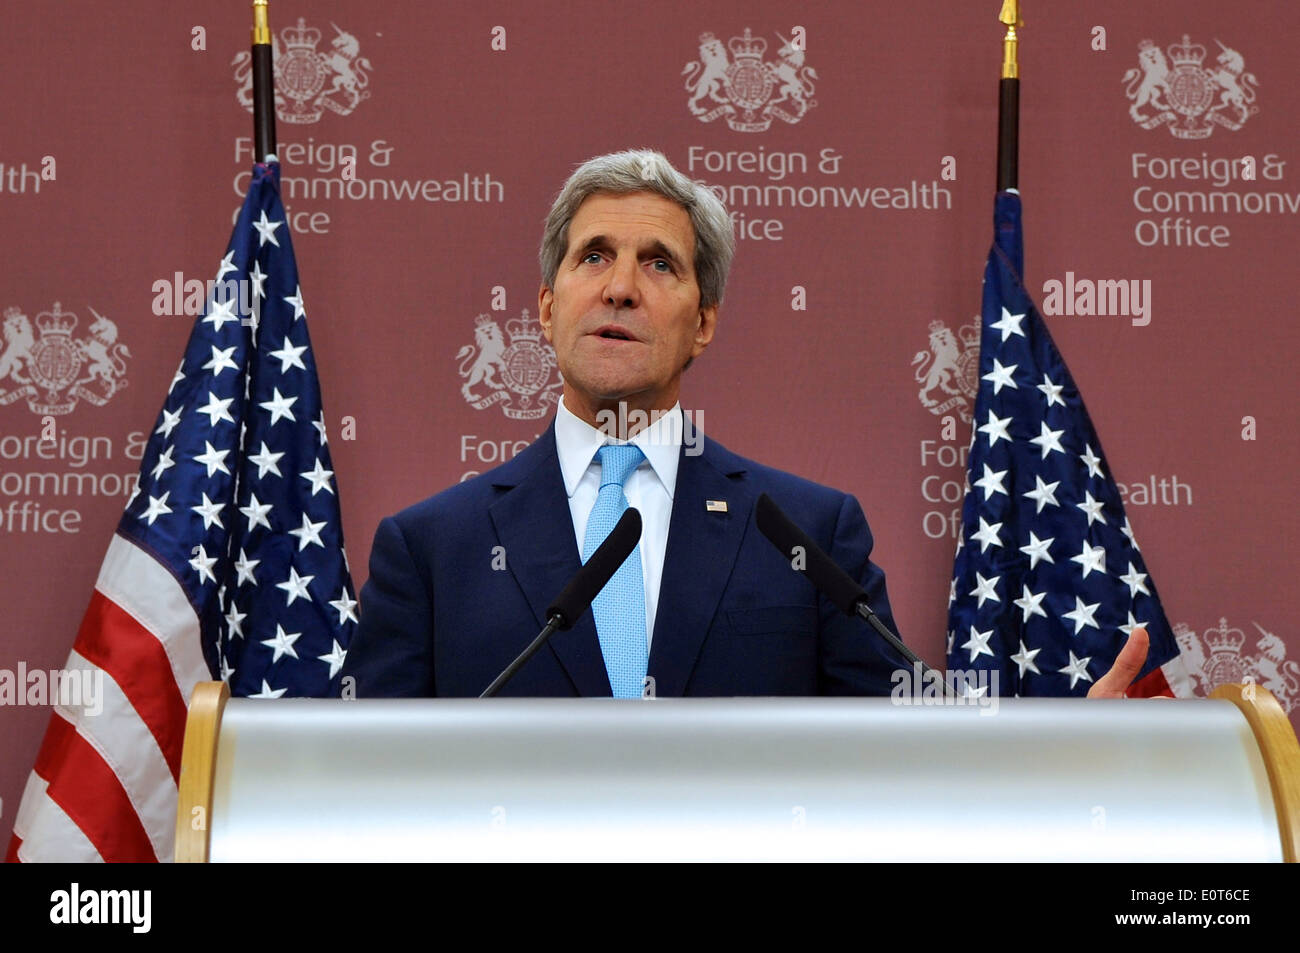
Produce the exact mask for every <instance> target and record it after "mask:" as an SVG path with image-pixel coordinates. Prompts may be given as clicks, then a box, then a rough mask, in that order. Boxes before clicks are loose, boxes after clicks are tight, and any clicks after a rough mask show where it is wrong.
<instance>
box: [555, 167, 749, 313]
mask: <svg viewBox="0 0 1300 953" xmlns="http://www.w3.org/2000/svg"><path fill="white" fill-rule="evenodd" d="M597 192H608V193H612V194H614V195H625V194H628V193H630V192H654V193H656V194H658V195H662V196H663V197H664V198H666V199H671V200H672V201H674V202H676V203H677V204H678V205H680V206H681V207H682V208H684V209H685V210H686V212H687V214H688V215H690V217H691V226H692V227H693V228H694V229H695V278H696V281H697V282H698V283H699V286H700V307H702V308H707V307H709V306H711V305H716V304H720V303H721V302H722V293H723V291H724V290H725V289H726V286H727V272H728V271H729V270H730V269H731V258H732V256H733V255H734V254H735V253H736V238H735V234H734V232H733V230H732V227H731V218H730V216H728V215H727V209H726V207H725V206H723V204H722V200H721V199H719V198H718V197H717V196H716V195H714V194H713V193H712V192H711V191H709V189H707V188H705V187H704V186H702V185H698V184H696V183H695V182H692V181H691V180H690V179H689V178H687V177H686V176H685V175H683V174H682V173H681V172H678V171H677V170H676V169H675V168H673V165H672V163H671V162H669V161H668V160H667V159H666V158H665V157H664V156H663V154H662V153H659V152H654V151H652V150H649V149H629V150H628V151H626V152H611V153H610V154H608V155H603V156H596V157H595V158H594V159H588V160H587V161H586V162H584V163H582V165H580V166H578V168H577V169H576V170H575V171H574V173H573V175H571V176H569V181H567V182H565V183H564V188H562V189H560V194H559V195H557V196H556V197H555V203H554V204H553V205H552V206H551V211H550V213H549V214H548V215H547V216H546V228H545V230H544V231H543V232H542V247H541V249H540V250H539V251H538V254H537V257H538V261H539V263H540V264H541V266H542V283H543V284H544V285H545V286H546V287H547V288H554V287H555V276H556V273H557V272H559V270H560V262H562V261H563V260H564V255H565V253H566V252H567V251H568V249H569V223H570V222H572V221H573V216H574V215H576V214H577V212H578V207H579V206H581V205H582V203H583V202H585V201H586V200H587V199H588V198H589V197H590V196H592V195H594V194H595V193H597Z"/></svg>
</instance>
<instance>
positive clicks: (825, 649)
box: [343, 425, 908, 698]
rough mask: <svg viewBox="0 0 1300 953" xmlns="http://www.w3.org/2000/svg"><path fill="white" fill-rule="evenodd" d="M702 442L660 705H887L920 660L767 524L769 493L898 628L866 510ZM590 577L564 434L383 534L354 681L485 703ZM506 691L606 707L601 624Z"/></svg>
mask: <svg viewBox="0 0 1300 953" xmlns="http://www.w3.org/2000/svg"><path fill="white" fill-rule="evenodd" d="M701 445H702V449H703V452H702V453H700V454H697V455H687V454H686V453H685V449H686V447H687V446H689V444H687V443H684V445H683V455H682V458H681V462H680V465H679V469H678V471H677V486H676V490H675V493H674V495H673V506H672V514H671V517H670V521H669V529H668V548H667V551H666V553H665V557H664V570H663V579H662V582H661V586H660V592H659V604H658V608H657V611H656V616H655V629H654V633H653V638H652V639H651V643H650V658H649V671H648V674H649V675H650V676H652V677H653V678H654V680H655V685H654V690H655V694H656V695H661V696H680V695H695V696H700V695H887V694H889V691H890V688H891V684H890V673H891V672H892V671H893V670H894V669H896V668H907V667H908V666H907V663H905V662H904V661H902V659H901V658H899V657H898V656H897V655H896V654H895V653H894V652H893V650H892V649H890V648H889V646H888V645H885V644H884V643H883V642H882V641H881V640H880V638H879V637H878V636H877V635H876V634H875V633H874V632H872V631H870V629H869V628H868V627H867V626H866V625H864V624H863V623H861V622H859V621H858V620H856V619H852V618H849V617H847V616H845V615H843V614H842V613H840V612H839V611H838V610H837V609H836V608H835V607H834V606H832V605H831V604H830V603H829V602H827V601H826V600H825V599H824V598H821V597H820V596H819V595H818V593H817V592H816V590H815V589H814V588H813V586H812V585H811V584H810V583H809V582H808V581H807V580H806V579H804V578H803V577H802V576H801V575H799V574H798V573H796V572H794V570H793V569H791V567H790V564H789V561H788V560H787V559H785V558H784V557H783V556H782V555H781V553H780V552H778V551H777V550H776V549H775V548H774V547H773V546H772V545H771V544H770V543H769V542H768V541H767V539H766V538H765V537H764V536H763V535H762V534H761V533H759V531H758V528H757V526H756V525H755V523H754V504H755V502H756V500H757V499H758V496H759V494H761V493H764V492H766V493H768V494H769V495H770V496H771V497H772V499H773V500H775V501H776V503H777V504H778V505H779V506H781V507H782V508H783V509H784V510H785V511H786V512H787V513H788V514H789V515H790V517H791V518H792V519H793V520H794V521H795V522H796V523H798V524H799V525H800V526H802V527H803V528H804V529H805V530H806V531H807V532H808V534H809V535H810V536H812V538H813V539H814V540H816V541H817V543H818V544H819V545H820V546H822V547H823V548H824V549H825V550H826V551H827V552H829V553H830V554H831V557H832V558H833V559H834V560H835V561H836V562H837V563H839V565H841V566H842V567H844V569H846V570H847V571H848V572H849V573H850V574H852V575H853V576H854V577H855V578H856V579H857V580H858V581H859V582H860V583H861V584H862V586H863V588H864V589H866V591H867V593H868V595H869V596H870V597H871V602H872V606H873V608H874V609H875V610H876V612H878V613H879V614H880V616H881V618H882V619H883V620H884V621H885V623H886V624H887V625H889V626H890V627H891V628H893V621H892V617H891V614H890V610H889V602H888V599H887V597H886V595H885V577H884V573H882V572H881V571H880V569H879V568H878V567H876V566H875V565H874V564H873V563H871V561H870V559H869V556H870V554H871V546H872V540H871V531H870V530H869V529H868V527H867V522H866V518H865V517H864V516H863V513H862V508H861V507H860V506H859V505H858V503H857V501H856V500H855V499H854V498H853V497H852V496H849V495H847V494H844V493H840V492H839V491H837V490H832V489H830V488H828V487H824V486H819V485H818V484H816V483H812V482H810V481H808V480H804V479H801V478H799V477H796V476H793V475H791V474H789V473H783V472H781V471H779V470H774V469H772V468H770V467H765V466H762V465H761V464H757V463H754V462H753V461H751V460H746V459H744V458H743V457H740V456H737V455H736V454H734V453H731V452H730V451H728V450H727V449H725V448H724V447H722V446H721V445H720V444H719V443H718V442H717V441H715V440H713V439H711V438H708V437H703V438H702V441H701ZM699 448H700V445H697V446H696V449H699ZM706 500H722V501H725V502H726V504H727V505H726V511H725V512H716V511H710V510H709V509H706V507H705V501H706ZM715 509H716V508H715ZM503 563H504V568H500V567H501V566H502V564H503ZM580 564H581V557H580V554H579V552H578V544H577V540H576V538H575V537H574V532H573V520H572V518H571V516H570V513H569V505H568V499H567V497H566V495H565V492H564V483H563V480H562V477H561V474H560V465H559V459H558V456H557V453H556V449H555V430H554V425H552V426H551V428H550V429H548V430H547V431H546V433H544V434H543V435H542V436H541V437H540V438H538V440H537V441H536V442H535V443H533V444H532V445H530V446H529V447H528V448H526V449H525V450H524V451H523V452H522V453H520V454H519V455H518V456H516V457H515V458H514V459H512V460H510V461H509V462H507V463H505V464H503V465H502V466H500V467H497V468H496V469H494V470H491V471H489V472H487V473H484V474H482V475H481V476H478V477H475V478H474V479H471V480H468V481H466V482H464V483H461V484H458V485H457V486H453V487H451V488H450V489H448V490H444V491H443V492H441V493H439V494H437V495H436V496H433V497H431V498H429V499H427V500H425V501H424V502H422V503H418V504H416V505H415V506H412V507H410V508H409V509H406V510H403V511H402V512H400V513H398V514H397V515H395V516H391V517H388V518H387V519H385V520H383V522H381V523H380V525H379V529H378V530H377V532H376V533H375V542H374V548H373V549H372V551H371V556H370V579H369V581H368V582H367V583H366V585H365V588H364V589H363V590H362V594H361V616H360V625H359V626H358V628H357V630H356V633H355V635H354V637H353V640H352V645H351V647H350V649H349V651H348V654H347V660H346V663H345V665H344V673H343V674H344V675H345V676H347V675H351V676H353V677H354V678H355V679H356V681H355V683H354V685H353V687H354V689H355V692H356V694H357V696H358V697H362V698H370V697H389V696H426V697H427V696H474V695H478V694H479V693H480V692H482V691H483V689H484V688H486V687H487V686H488V685H489V684H490V683H491V682H492V680H493V679H494V678H495V677H496V676H497V674H498V673H499V672H500V671H501V670H502V669H504V668H505V667H506V666H507V665H508V664H509V663H510V661H511V660H512V659H513V658H514V657H515V656H516V655H518V654H519V652H520V651H522V650H523V648H524V647H525V646H526V645H527V644H528V643H529V642H530V641H531V640H532V639H533V637H534V636H535V635H536V634H537V632H538V631H539V630H540V629H541V627H542V626H543V625H544V624H545V618H544V616H545V612H546V607H547V606H548V605H549V604H550V603H551V602H552V601H553V600H554V598H555V597H556V595H558V594H559V592H560V590H561V589H563V588H564V586H565V584H566V583H567V582H568V581H569V578H570V577H571V576H572V575H573V574H574V573H575V572H577V570H578V567H579V565H580ZM345 684H346V683H345ZM501 694H502V695H503V696H507V695H517V696H574V695H582V696H591V695H606V696H608V695H609V694H610V687H609V679H608V678H607V676H606V674H605V663H604V659H603V657H602V656H601V652H600V643H599V641H598V640H597V637H596V627H595V623H594V621H593V619H592V615H591V612H590V611H588V612H586V613H584V615H583V616H582V618H581V619H580V620H579V621H578V623H577V624H576V625H575V626H574V627H573V628H572V629H570V630H569V631H567V632H557V633H555V635H554V636H553V637H552V638H551V640H550V642H549V644H548V645H547V646H546V647H545V648H543V649H542V650H541V651H540V652H538V653H537V654H536V655H535V656H533V658H531V659H529V661H528V662H527V663H526V664H525V665H524V666H523V668H522V669H520V671H519V672H518V673H517V674H516V675H515V677H514V679H513V680H512V681H511V682H510V683H509V684H508V685H507V686H506V687H505V688H504V689H503V690H502V692H501Z"/></svg>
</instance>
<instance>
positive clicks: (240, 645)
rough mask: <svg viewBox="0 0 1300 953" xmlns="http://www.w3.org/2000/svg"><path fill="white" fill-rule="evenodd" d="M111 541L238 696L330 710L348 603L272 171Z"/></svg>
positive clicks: (294, 275)
mask: <svg viewBox="0 0 1300 953" xmlns="http://www.w3.org/2000/svg"><path fill="white" fill-rule="evenodd" d="M118 532H119V533H120V534H122V535H124V536H126V537H128V538H130V539H132V540H134V541H136V542H137V543H139V544H140V545H141V546H143V547H144V548H146V549H147V550H149V551H151V552H153V553H154V555H155V556H156V557H157V558H158V559H160V560H161V561H162V562H163V563H164V564H165V565H166V566H167V567H168V568H169V569H170V570H171V572H172V574H173V575H174V576H175V577H176V578H177V579H179V580H180V581H181V583H182V585H183V586H184V589H185V592H186V594H187V595H188V596H189V599H190V602H191V603H192V605H193V607H194V611H195V612H196V614H197V615H198V618H199V626H200V637H201V640H202V645H203V655H204V659H205V660H206V661H207V663H208V667H209V669H210V670H211V671H212V673H213V676H214V677H219V678H221V679H223V680H225V681H227V682H228V683H229V684H230V689H231V693H232V694H234V695H236V696H250V697H263V698H278V697H281V696H288V697H294V696H304V697H322V696H327V695H332V694H337V688H338V683H337V679H338V675H339V670H340V669H341V668H342V665H343V659H344V656H345V654H346V651H347V646H348V642H349V640H350V639H351V635H352V632H353V630H354V629H355V627H356V622H357V601H356V598H355V591H354V589H353V587H352V581H351V579H350V577H349V573H348V566H347V556H346V554H345V553H344V549H343V528H342V523H341V521H340V517H339V499H338V491H337V486H336V483H335V480H334V471H333V465H332V463H331V461H330V452H329V446H328V444H327V442H326V433H325V416H324V412H323V410H322V407H321V395H320V383H319V381H318V379H317V376H316V364H315V361H314V360H313V358H312V350H311V342H310V339H309V338H308V335H307V321H306V311H305V309H304V306H303V300H302V292H301V290H300V288H299V285H298V268H297V265H296V264H295V262H294V257H293V248H292V246H291V244H290V238H289V227H288V225H287V224H286V219H285V214H284V206H283V204H282V203H281V200H280V168H279V164H278V163H269V164H258V165H256V166H254V170H253V177H252V181H251V183H250V185H249V190H248V195H247V197H246V198H245V200H244V205H243V208H242V210H241V211H240V213H239V219H238V221H237V222H236V224H235V228H234V232H233V234H232V235H231V239H230V244H229V246H228V247H227V251H226V255H225V257H224V258H223V259H222V261H221V265H220V266H219V268H218V270H217V276H216V282H215V283H214V285H213V290H212V293H211V294H210V295H209V297H208V301H207V304H206V306H205V309H204V314H203V316H202V317H201V318H200V319H198V320H197V321H196V322H195V325H194V330H193V331H192V333H191V334H190V339H189V343H188V344H187V346H186V348H185V356H184V357H183V358H182V360H181V364H180V367H179V368H178V369H177V371H176V376H175V377H174V378H173V380H172V383H171V386H170V387H169V388H168V392H167V399H166V401H165V402H164V404H163V409H162V412H161V413H160V414H159V417H158V421H157V425H156V427H155V429H154V431H153V433H152V435H151V437H150V438H149V441H148V444H147V446H146V448H145V452H144V458H143V462H142V464H141V469H140V483H139V486H138V488H137V489H136V492H135V493H134V494H133V495H132V497H131V500H130V501H129V503H128V504H127V508H126V512H125V514H124V515H123V517H122V521H121V523H120V524H119V526H118Z"/></svg>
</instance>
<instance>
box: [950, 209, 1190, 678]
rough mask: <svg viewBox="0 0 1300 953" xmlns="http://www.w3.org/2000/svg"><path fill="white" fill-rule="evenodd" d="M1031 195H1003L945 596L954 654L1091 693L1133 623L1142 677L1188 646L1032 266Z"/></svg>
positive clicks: (968, 663) (953, 661)
mask: <svg viewBox="0 0 1300 953" xmlns="http://www.w3.org/2000/svg"><path fill="white" fill-rule="evenodd" d="M1020 213H1021V210H1020V197H1019V196H1018V195H1016V194H1014V193H1011V192H1002V193H999V194H998V196H997V200H996V208H995V215H994V226H995V233H994V243H993V248H992V249H991V251H990V252H989V259H988V264H987V266H986V267H985V271H984V303H983V312H982V322H981V324H982V327H981V332H980V368H979V373H980V384H979V392H978V394H977V395H976V401H975V420H974V430H973V433H972V435H971V448H970V454H969V473H968V476H967V489H966V498H965V502H964V504H963V507H962V531H961V536H960V538H959V540H958V544H957V555H956V558H955V560H954V565H953V582H952V586H951V588H950V590H949V596H948V666H949V668H951V669H963V670H970V669H975V668H984V669H992V670H996V671H998V672H999V673H1000V674H999V679H1000V691H1001V694H1003V695H1084V694H1086V693H1087V691H1088V687H1089V685H1090V684H1091V683H1092V682H1093V681H1095V680H1096V679H1097V678H1098V677H1100V676H1101V675H1103V674H1105V672H1106V671H1107V670H1108V669H1109V668H1110V666H1111V665H1112V664H1113V662H1114V660H1115V656H1116V655H1117V654H1118V653H1119V650H1120V648H1121V647H1122V646H1123V644H1124V641H1125V640H1126V639H1127V637H1128V633H1129V632H1131V631H1132V630H1133V629H1134V628H1135V627H1137V626H1142V627H1144V628H1145V629H1146V630H1147V633H1148V634H1149V636H1150V639H1151V648H1150V651H1149V653H1148V655H1147V661H1146V664H1145V665H1144V667H1143V669H1142V671H1141V673H1140V674H1139V676H1138V680H1139V681H1140V680H1141V679H1142V678H1144V677H1145V676H1146V675H1147V674H1148V673H1150V672H1151V671H1152V670H1153V669H1155V668H1158V667H1160V666H1162V665H1164V664H1165V663H1166V662H1169V661H1170V660H1172V659H1175V658H1177V657H1178V646H1177V642H1176V641H1175V639H1174V635H1173V633H1172V631H1171V630H1170V628H1169V622H1168V620H1167V619H1166V618H1165V613H1164V610H1163V609H1162V608H1161V606H1160V599H1159V596H1158V595H1157V593H1156V588H1155V585H1154V583H1153V582H1152V581H1151V576H1150V574H1149V573H1148V572H1147V568H1146V565H1145V563H1144V562H1143V559H1142V554H1141V552H1140V550H1139V549H1138V545H1137V541H1136V540H1135V539H1134V538H1133V530H1132V527H1131V526H1130V524H1129V521H1128V518H1127V517H1126V516H1125V515H1124V504H1123V500H1122V498H1121V497H1120V494H1119V488H1118V487H1117V486H1116V484H1115V481H1114V478H1113V476H1112V474H1111V472H1110V468H1109V466H1108V465H1107V463H1106V459H1105V455H1104V454H1103V453H1102V450H1101V443H1100V442H1099V441H1098V440H1097V434H1096V431H1095V430H1094V429H1093V426H1092V421H1091V420H1090V419H1089V417H1088V411H1087V409H1086V408H1085V407H1084V404H1083V399H1082V397H1081V396H1080V395H1079V390H1078V388H1077V387H1076V386H1075V383H1074V379H1073V378H1072V377H1071V376H1070V372H1069V370H1068V369H1067V368H1066V366H1065V362H1064V360H1062V358H1061V354H1060V352H1059V351H1058V350H1057V349H1056V345H1055V344H1054V343H1053V341H1052V338H1051V335H1050V334H1049V333H1048V330H1047V325H1046V324H1045V323H1044V322H1043V319H1042V317H1041V316H1040V315H1039V313H1038V311H1037V310H1036V309H1035V308H1034V305H1033V302H1032V300H1031V299H1030V296H1029V294H1028V293H1027V292H1026V290H1025V288H1024V285H1023V282H1022V280H1021V275H1022V273H1023V267H1024V245H1023V238H1022V233H1021V222H1020Z"/></svg>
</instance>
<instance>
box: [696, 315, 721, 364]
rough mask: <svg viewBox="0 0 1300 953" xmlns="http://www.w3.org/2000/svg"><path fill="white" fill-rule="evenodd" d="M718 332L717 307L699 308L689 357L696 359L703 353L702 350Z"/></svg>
mask: <svg viewBox="0 0 1300 953" xmlns="http://www.w3.org/2000/svg"><path fill="white" fill-rule="evenodd" d="M717 330H718V306H717V305H716V304H712V305H709V306H708V307H707V308H700V320H699V323H698V324H697V325H696V327H695V339H694V341H693V342H692V346H691V357H692V358H696V357H699V356H700V355H701V354H703V353H704V349H705V348H706V347H708V346H709V343H710V342H711V341H712V340H713V335H714V333H715V332H716V331H717Z"/></svg>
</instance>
